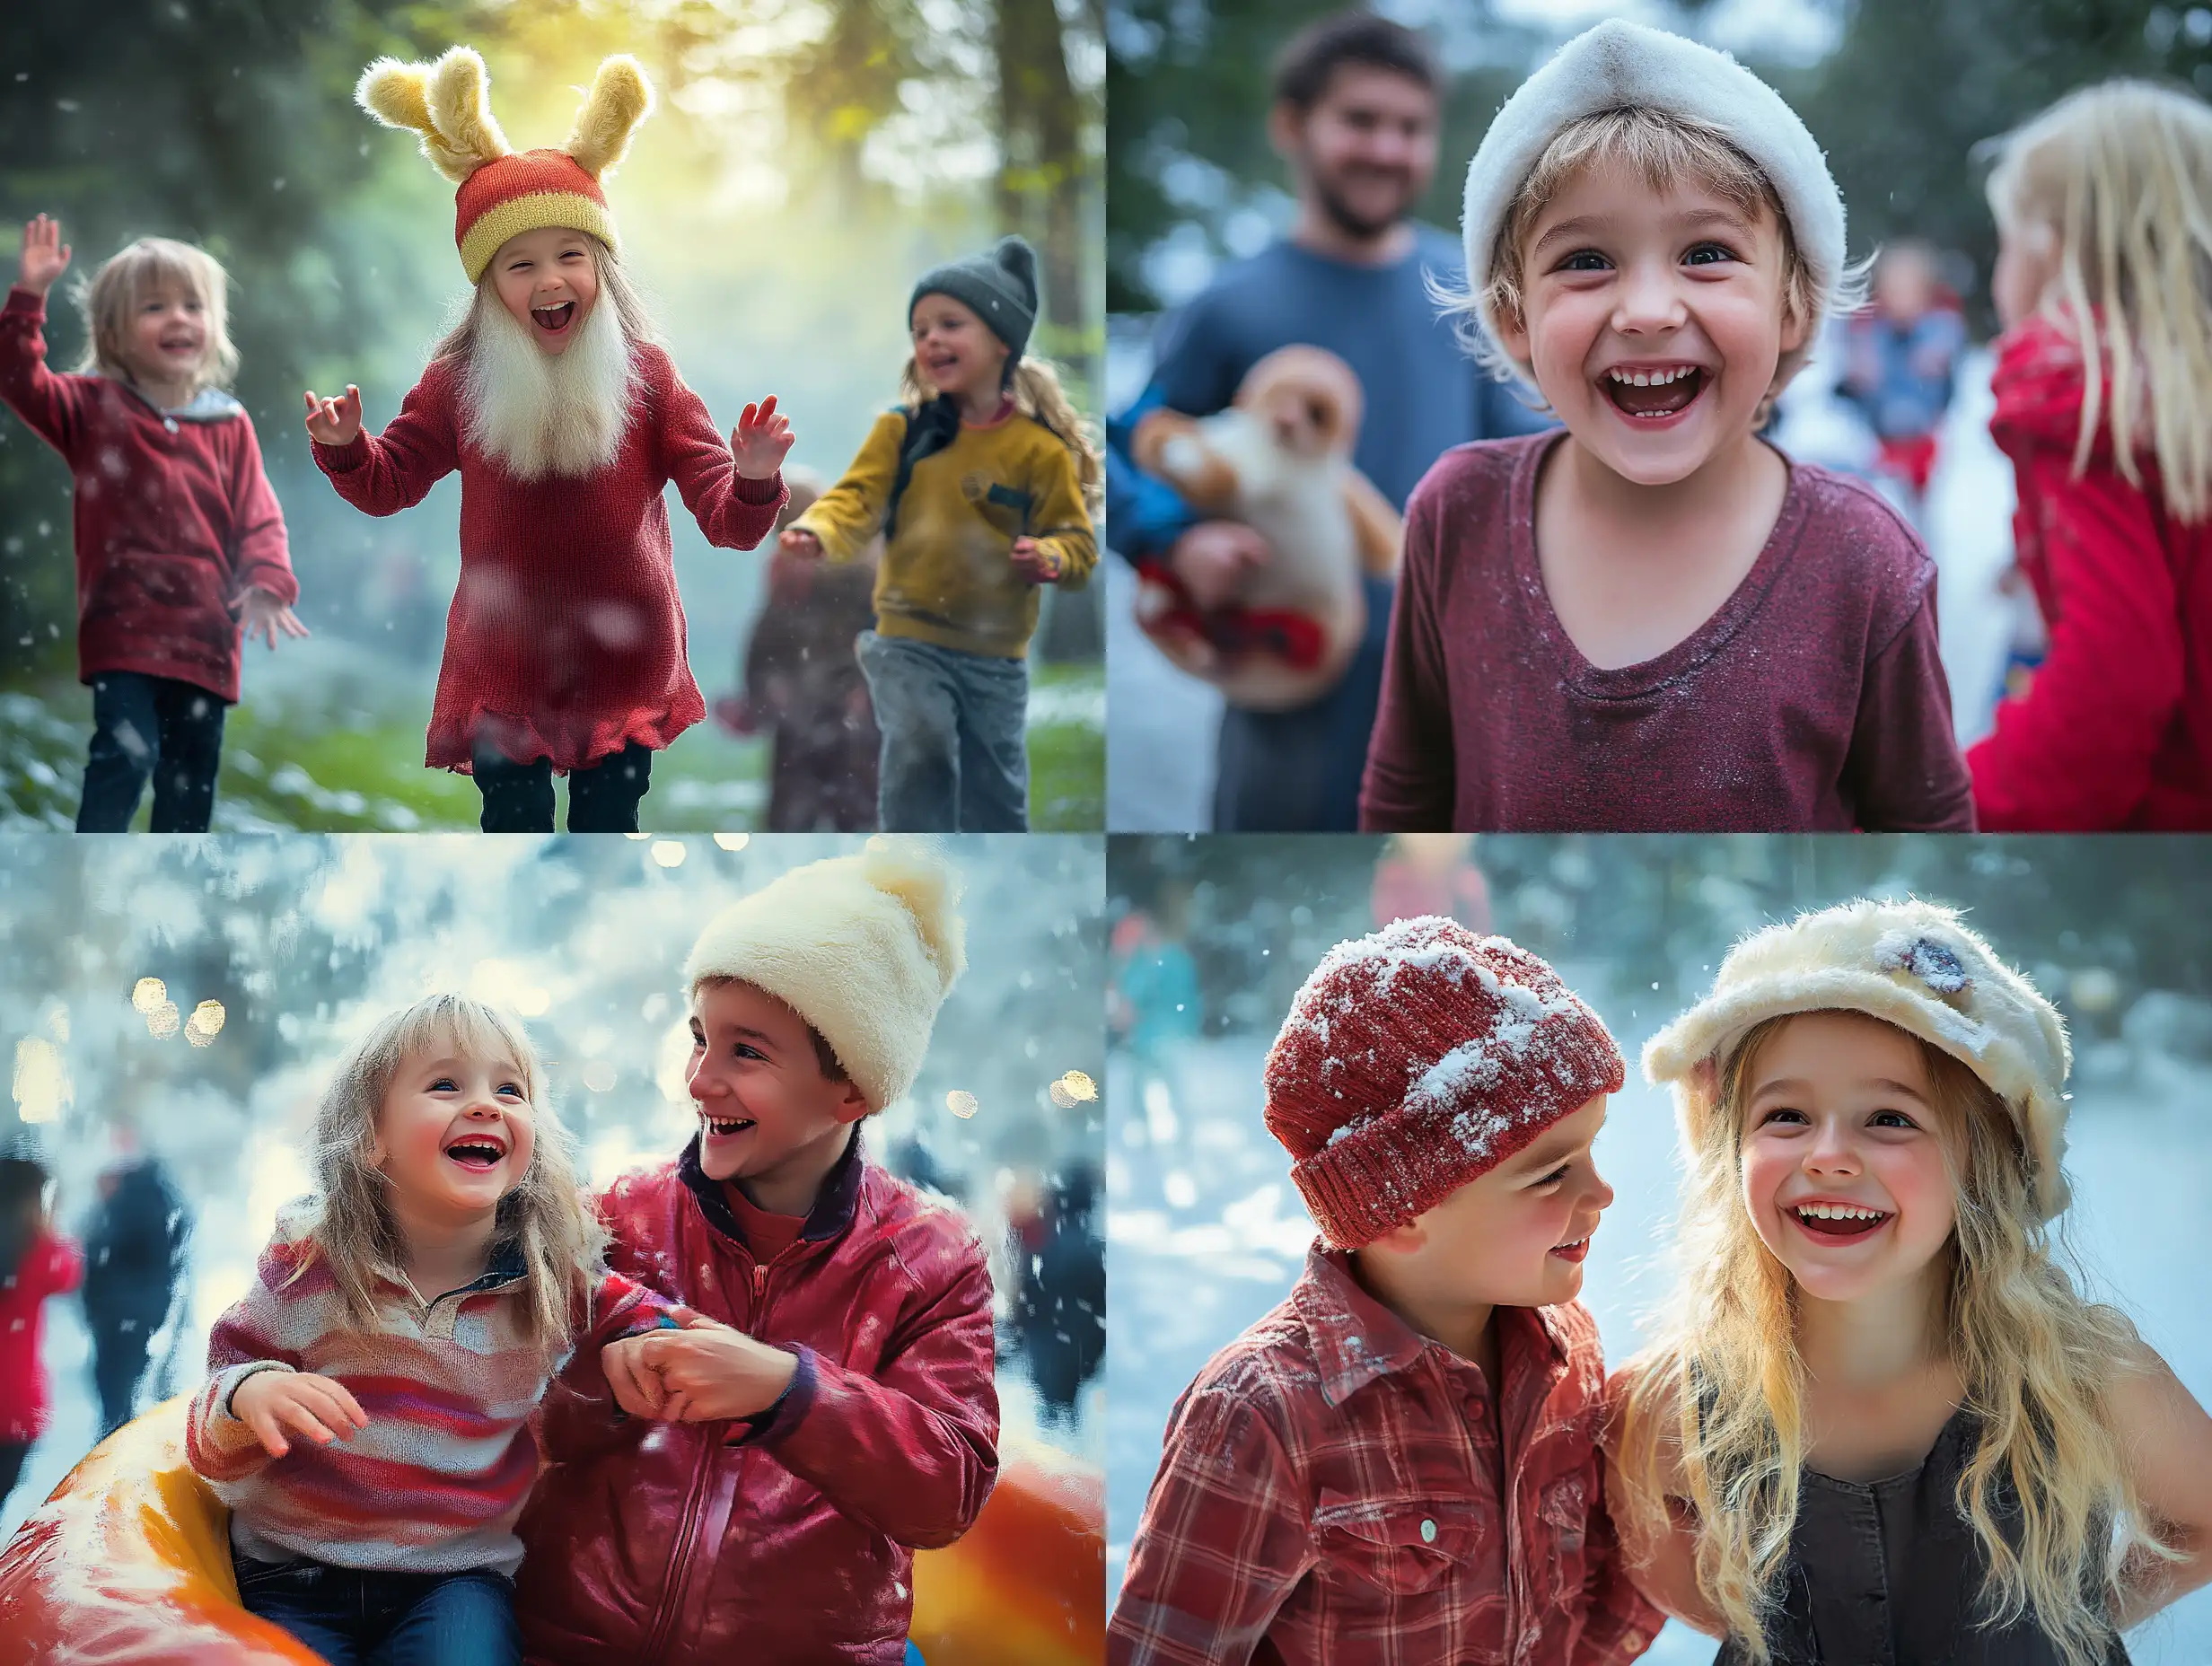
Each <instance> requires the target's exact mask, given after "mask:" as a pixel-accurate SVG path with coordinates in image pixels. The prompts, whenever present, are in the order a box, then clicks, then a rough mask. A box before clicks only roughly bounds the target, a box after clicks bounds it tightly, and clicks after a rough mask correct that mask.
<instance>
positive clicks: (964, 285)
mask: <svg viewBox="0 0 2212 1666" xmlns="http://www.w3.org/2000/svg"><path fill="white" fill-rule="evenodd" d="M933 294H935V295H950V296H952V299H953V300H955V301H957V302H959V303H961V305H963V306H966V307H970V308H973V309H974V311H975V314H976V316H977V317H978V318H979V319H981V320H983V321H984V323H985V324H986V325H987V326H988V327H989V328H990V331H991V333H992V334H993V335H994V336H996V337H997V338H999V339H1000V340H1001V341H1003V342H1005V344H1006V350H1007V351H1008V352H1009V353H1011V354H1012V355H1014V358H1016V359H1018V358H1020V357H1021V356H1022V352H1023V348H1025V347H1027V346H1029V332H1030V330H1031V327H1032V326H1034V325H1035V324H1036V322H1037V251H1036V250H1034V249H1031V247H1030V246H1029V244H1028V242H1027V241H1025V240H1023V239H1022V238H1019V237H1002V238H1000V239H999V240H998V246H997V247H996V249H994V250H991V252H990V253H988V254H987V255H970V256H969V257H968V258H967V259H965V260H955V261H953V262H952V263H951V264H950V265H948V266H941V267H936V268H935V270H933V271H928V272H925V273H923V274H922V281H921V282H920V283H918V284H917V285H914V295H913V298H912V299H911V300H909V301H908V303H907V316H908V318H909V319H911V318H912V317H913V316H914V309H915V307H916V306H917V305H918V304H919V303H920V302H921V299H922V297H923V296H924V295H933Z"/></svg>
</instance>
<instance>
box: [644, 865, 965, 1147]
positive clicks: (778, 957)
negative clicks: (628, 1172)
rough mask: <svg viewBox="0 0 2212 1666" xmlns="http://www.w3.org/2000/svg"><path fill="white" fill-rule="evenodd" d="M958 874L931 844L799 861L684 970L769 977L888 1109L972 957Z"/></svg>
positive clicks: (765, 984) (748, 902)
mask: <svg viewBox="0 0 2212 1666" xmlns="http://www.w3.org/2000/svg"><path fill="white" fill-rule="evenodd" d="M959 902H960V876H959V874H958V873H957V872H954V871H953V869H952V868H951V867H950V866H948V865H947V864H945V863H944V862H943V861H941V860H939V859H938V858H937V857H936V856H935V855H934V854H931V853H928V852H927V851H926V847H923V848H922V849H917V848H915V847H914V846H891V847H872V848H870V849H868V850H866V851H865V852H863V853H862V854H861V855H857V856H834V857H831V858H830V859H829V861H826V862H813V863H809V864H807V865H806V866H804V867H803V868H794V869H792V870H791V871H790V872H788V873H783V874H779V875H778V876H777V878H775V879H774V880H772V881H769V882H768V884H766V885H764V886H762V887H761V888H760V889H759V890H757V891H755V892H753V894H752V895H751V896H750V897H747V898H745V899H742V901H738V902H734V903H732V904H731V905H730V906H729V907H728V908H724V910H723V911H722V912H721V913H719V914H717V915H716V916H715V917H714V918H713V919H711V920H709V921H708V922H707V929H706V930H705V931H703V932H701V933H700V934H699V940H698V942H697V943H693V944H692V945H691V957H690V959H689V960H687V961H686V962H685V963H684V978H685V980H686V981H687V982H688V983H689V985H690V986H691V989H692V990H693V992H694V993H696V992H697V991H698V986H699V985H700V984H701V983H702V982H704V981H706V980H707V979H708V978H736V979H739V980H740V981H742V982H744V983H749V984H751V985H753V986H755V987H756V988H760V989H765V990H767V991H768V994H770V995H774V996H775V997H776V998H777V1000H779V1001H782V1002H784V1003H785V1004H786V1005H788V1006H789V1007H790V1008H791V1009H792V1010H793V1011H794V1012H795V1013H798V1014H799V1016H800V1017H802V1018H803V1019H804V1020H806V1022H808V1023H810V1024H812V1025H813V1026H814V1028H815V1029H817V1030H820V1031H821V1033H822V1036H823V1039H826V1040H827V1041H828V1042H829V1045H830V1047H831V1048H833V1049H835V1051H836V1053H837V1056H838V1063H839V1064H840V1065H844V1067H845V1073H846V1074H847V1076H849V1077H850V1078H851V1079H852V1082H853V1083H854V1085H855V1086H856V1087H857V1088H859V1090H860V1091H861V1092H862V1094H863V1095H865V1098H866V1099H867V1101H868V1109H871V1110H881V1109H883V1108H884V1107H885V1106H886V1105H889V1104H891V1103H893V1102H895V1101H896V1100H898V1099H899V1098H900V1096H901V1095H902V1094H904V1093H905V1092H906V1091H907V1090H908V1088H910V1087H912V1086H913V1085H914V1078H915V1076H916V1075H917V1074H918V1073H919V1072H920V1070H921V1067H922V1059H923V1057H925V1056H926V1054H927V1053H928V1051H929V1031H930V1027H931V1026H932V1025H933V1024H935V1022H936V1019H937V1008H938V1006H939V1005H940V1004H942V1003H943V1002H944V996H945V992H946V991H947V990H949V989H950V988H952V980H953V979H954V978H958V977H959V976H960V975H961V969H963V968H965V967H966V965H967V964H968V955H967V935H968V928H967V924H966V922H965V921H963V920H962V919H961V916H960V912H959V908H958V905H959Z"/></svg>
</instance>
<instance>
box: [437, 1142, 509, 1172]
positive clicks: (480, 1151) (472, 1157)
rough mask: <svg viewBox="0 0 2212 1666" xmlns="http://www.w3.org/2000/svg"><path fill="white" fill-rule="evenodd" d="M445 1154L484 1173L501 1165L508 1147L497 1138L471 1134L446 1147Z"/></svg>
mask: <svg viewBox="0 0 2212 1666" xmlns="http://www.w3.org/2000/svg"><path fill="white" fill-rule="evenodd" d="M445 1154H446V1156H447V1158H448V1159H450V1160H451V1161H452V1162H457V1163H459V1164H460V1165H461V1167H462V1168H464V1169H468V1170H470V1171H473V1172H475V1173H478V1174H484V1173H487V1172H489V1171H491V1170H493V1169H496V1168H497V1167H498V1166H499V1160H500V1159H501V1158H502V1157H504V1156H505V1155H506V1154H507V1148H506V1147H505V1145H502V1144H500V1143H499V1142H498V1141H497V1140H494V1139H483V1138H477V1137H474V1136H471V1137H470V1138H468V1139H460V1140H455V1141H454V1142H453V1143H452V1144H451V1145H448V1146H447V1147H446V1148H445Z"/></svg>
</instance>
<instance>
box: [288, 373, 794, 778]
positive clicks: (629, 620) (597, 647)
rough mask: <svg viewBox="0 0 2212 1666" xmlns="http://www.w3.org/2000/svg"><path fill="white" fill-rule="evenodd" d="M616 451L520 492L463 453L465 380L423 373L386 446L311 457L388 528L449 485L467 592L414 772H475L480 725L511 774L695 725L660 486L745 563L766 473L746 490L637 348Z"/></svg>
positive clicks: (376, 442) (770, 489)
mask: <svg viewBox="0 0 2212 1666" xmlns="http://www.w3.org/2000/svg"><path fill="white" fill-rule="evenodd" d="M637 355H638V361H639V367H640V369H641V371H642V372H643V381H642V385H641V386H640V388H639V390H638V394H637V408H636V414H635V415H634V416H632V417H631V419H630V425H629V429H628V433H626V434H624V435H623V437H622V448H621V450H620V452H618V453H617V454H616V457H615V460H614V461H613V462H611V463H610V464H609V465H608V466H607V467H606V468H604V469H601V470H600V471H599V472H598V473H597V474H593V475H589V476H585V477H583V478H576V477H574V476H568V477H561V476H555V477H552V478H547V479H541V480H536V481H524V480H518V479H516V478H514V476H513V474H511V473H509V472H508V470H507V469H505V467H504V466H503V465H502V464H500V463H499V462H498V461H497V460H495V459H492V458H489V457H487V456H486V455H485V454H484V453H483V452H479V451H478V450H477V449H476V448H475V447H474V446H472V445H470V443H468V440H467V438H466V437H465V436H466V429H467V426H468V424H467V417H466V415H465V413H464V411H463V410H462V408H461V366H460V365H459V364H456V363H454V362H452V361H451V360H445V359H441V360H438V361H437V362H435V363H434V364H432V365H431V366H430V368H429V369H428V370H426V371H425V372H424V373H423V379H422V380H421V381H419V382H417V384H416V385H415V390H414V391H413V392H411V393H409V394H408V396H407V398H406V399H405V400H404V401H403V402H402V403H401V405H400V407H399V416H396V417H394V418H393V419H392V421H391V425H389V426H388V427H386V428H385V430H384V432H383V434H382V435H381V436H380V437H376V438H372V437H370V436H369V435H368V434H365V433H364V434H361V435H359V436H357V437H356V438H355V440H354V441H353V443H351V444H349V445H337V446H333V445H322V444H318V445H316V447H315V448H314V449H315V461H316V462H317V463H318V464H319V465H320V467H321V469H322V471H323V472H324V473H325V474H327V475H329V477H330V484H331V485H333V486H335V487H337V488H338V495H339V496H341V497H343V498H344V499H345V500H346V501H347V503H349V504H353V505H354V507H355V508H356V509H362V510H365V511H367V512H368V513H370V514H373V515H389V514H394V513H398V512H399V510H402V509H405V508H408V507H409V506H410V505H412V504H417V503H419V502H421V501H422V498H423V495H424V494H425V493H426V492H428V491H429V490H430V488H431V487H433V486H434V485H435V484H437V482H438V481H439V480H440V479H441V478H443V477H444V476H446V475H447V474H450V473H452V471H453V470H454V469H459V470H460V471H461V583H460V586H459V587H458V588H457V589H456V590H455V591H454V592H453V606H452V611H451V612H450V613H449V614H448V616H447V618H446V627H445V659H444V662H443V664H442V665H441V666H440V667H439V669H438V693H437V700H436V703H435V705H434V706H433V707H432V710H431V714H430V737H429V747H428V755H427V758H426V762H427V763H428V764H429V765H430V767H433V768H445V769H457V770H460V771H461V773H463V774H464V775H465V774H468V773H470V755H471V752H472V750H473V744H472V743H473V741H474V738H475V735H476V733H477V731H478V728H479V727H483V728H485V729H487V731H488V732H491V733H492V734H493V735H494V736H496V741H497V744H498V746H499V748H500V750H503V751H504V752H505V754H506V755H507V756H508V757H509V758H513V759H514V760H515V761H516V762H518V763H528V762H530V761H531V760H532V759H535V758H551V759H552V762H553V767H554V768H555V769H557V770H562V771H566V770H571V769H581V768H584V767H586V766H588V765H591V764H594V763H597V762H598V761H599V760H600V759H601V758H607V757H610V756H611V755H612V754H614V753H616V752H619V751H620V750H622V749H623V747H624V746H626V745H628V743H629V742H630V741H642V742H643V743H644V744H645V745H646V746H648V747H651V748H653V749H654V750H656V751H657V750H660V749H662V748H663V747H665V746H667V745H668V743H669V742H670V741H673V740H674V739H675V738H676V737H677V736H678V735H680V734H681V733H682V732H684V731H685V730H686V729H689V727H690V726H691V725H692V724H693V723H698V721H699V720H700V719H701V718H702V717H704V716H706V715H707V706H706V702H705V701H704V700H702V699H701V698H700V697H699V688H698V683H697V682H695V681H694V680H692V677H691V667H690V664H689V662H688V661H687V660H686V658H685V632H684V618H683V602H682V601H681V599H680V597H679V596H678V595H677V593H676V569H675V564H674V562H673V560H672V559H671V554H670V545H669V535H668V509H667V505H666V504H664V503H663V501H662V496H661V492H662V488H663V487H665V486H666V485H667V484H668V482H669V481H671V480H673V481H674V482H675V483H676V489H677V490H678V491H679V492H680V493H681V494H682V495H683V501H684V506H685V507H686V508H688V509H689V510H690V512H691V513H692V515H693V516H694V517H695V518H696V519H697V520H698V523H699V530H700V531H702V532H704V533H705V534H706V535H707V542H709V543H711V544H718V545H720V546H722V547H723V548H725V549H750V548H753V546H754V545H756V544H758V543H759V541H760V540H761V539H763V538H765V537H766V536H768V531H769V530H770V529H771V528H772V527H773V526H774V525H775V524H776V512H777V509H778V508H779V507H781V506H782V504H783V501H784V483H783V478H782V476H780V475H778V476H776V477H774V478H770V479H767V480H749V479H747V478H744V477H743V476H742V475H741V474H739V473H738V472H737V464H736V461H735V460H734V459H733V458H732V456H731V455H730V448H729V445H728V443H726V442H725V441H724V439H723V437H722V435H721V434H720V433H718V432H717V431H716V430H715V425H714V422H713V420H712V418H710V417H709V416H707V407H706V406H705V404H703V403H702V402H701V401H700V399H699V397H698V394H696V393H694V392H692V391H691V390H690V389H689V388H687V387H686V386H684V384H683V380H682V378H681V377H680V376H679V375H677V373H676V367H675V365H674V364H671V362H670V361H669V356H668V355H667V354H666V353H664V352H663V351H662V350H661V349H660V348H658V347H655V346H642V347H639V348H638V349H637Z"/></svg>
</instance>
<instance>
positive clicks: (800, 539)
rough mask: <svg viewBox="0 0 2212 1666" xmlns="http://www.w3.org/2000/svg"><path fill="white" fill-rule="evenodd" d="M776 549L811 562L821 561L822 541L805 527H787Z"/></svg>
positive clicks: (778, 539)
mask: <svg viewBox="0 0 2212 1666" xmlns="http://www.w3.org/2000/svg"><path fill="white" fill-rule="evenodd" d="M776 547H777V548H778V549H781V550H785V551H786V552H788V553H789V554H791V555H794V556H803V557H806V559H808V560H809V561H819V560H821V539H819V538H816V537H815V536H814V535H813V534H812V532H810V531H808V530H806V529H805V528H804V527H803V526H787V527H786V528H785V529H784V530H783V532H782V534H781V535H780V536H779V537H777V540H776Z"/></svg>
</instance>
